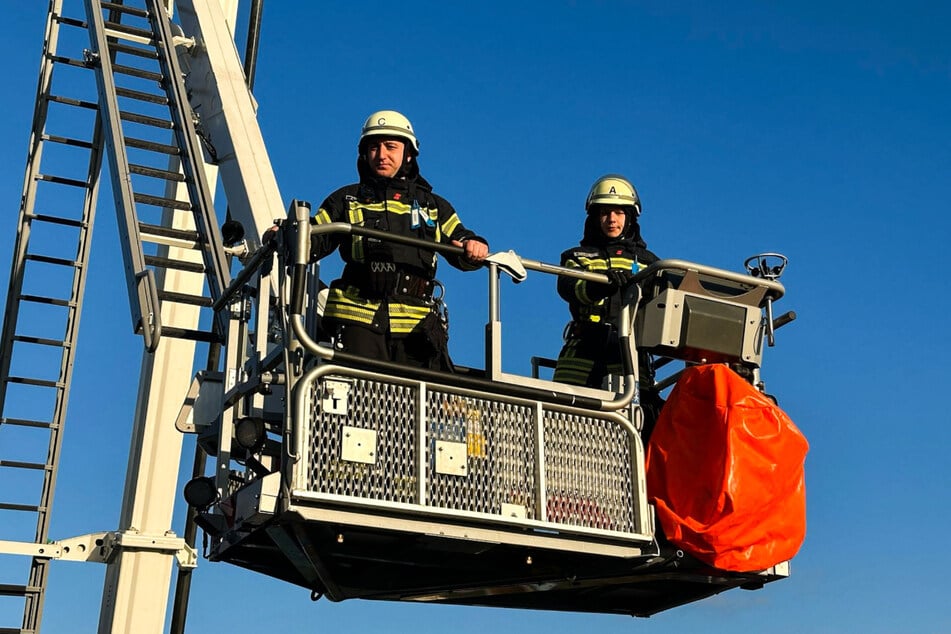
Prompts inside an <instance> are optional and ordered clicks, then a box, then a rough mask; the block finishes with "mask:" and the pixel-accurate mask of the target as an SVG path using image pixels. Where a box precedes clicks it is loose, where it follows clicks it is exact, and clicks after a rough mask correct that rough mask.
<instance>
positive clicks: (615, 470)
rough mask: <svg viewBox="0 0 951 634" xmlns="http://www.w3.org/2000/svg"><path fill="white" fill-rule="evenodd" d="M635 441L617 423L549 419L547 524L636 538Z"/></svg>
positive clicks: (576, 418) (561, 417)
mask: <svg viewBox="0 0 951 634" xmlns="http://www.w3.org/2000/svg"><path fill="white" fill-rule="evenodd" d="M632 458H633V456H632V453H631V449H630V440H629V439H628V438H627V436H626V434H625V433H624V430H623V429H621V428H620V427H619V426H618V425H617V424H616V423H613V422H612V421H607V420H598V419H596V418H592V417H589V416H577V415H570V414H563V413H560V412H546V414H545V480H546V484H547V487H546V489H547V494H548V495H547V499H546V504H547V512H548V521H550V522H553V523H556V524H568V525H572V526H589V527H593V528H603V529H606V530H614V531H623V532H632V531H634V529H635V509H636V508H637V507H636V505H635V501H636V500H635V491H636V489H635V487H634V483H635V482H636V478H637V474H636V473H635V472H634V470H633V469H632Z"/></svg>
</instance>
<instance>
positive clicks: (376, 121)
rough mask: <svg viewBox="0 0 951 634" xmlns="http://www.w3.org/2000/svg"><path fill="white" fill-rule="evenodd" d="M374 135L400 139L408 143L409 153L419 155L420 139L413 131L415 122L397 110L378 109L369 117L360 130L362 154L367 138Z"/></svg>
mask: <svg viewBox="0 0 951 634" xmlns="http://www.w3.org/2000/svg"><path fill="white" fill-rule="evenodd" d="M374 136H381V137H389V138H394V139H399V140H401V141H403V142H404V143H406V150H407V154H409V155H412V156H418V155H419V140H418V139H417V138H416V133H415V132H414V131H413V124H412V123H410V121H409V119H407V118H406V117H405V116H403V115H402V114H400V113H399V112H397V111H395V110H378V111H377V112H374V113H373V114H371V115H370V116H369V117H367V120H366V122H364V124H363V129H362V130H361V131H360V143H359V148H360V154H363V152H364V149H365V143H366V140H367V139H368V138H370V137H374Z"/></svg>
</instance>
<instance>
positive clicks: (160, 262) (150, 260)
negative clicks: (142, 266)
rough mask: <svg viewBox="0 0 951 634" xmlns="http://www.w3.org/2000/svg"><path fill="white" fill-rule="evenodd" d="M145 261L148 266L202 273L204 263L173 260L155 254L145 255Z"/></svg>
mask: <svg viewBox="0 0 951 634" xmlns="http://www.w3.org/2000/svg"><path fill="white" fill-rule="evenodd" d="M145 263H146V264H148V265H149V266H155V267H158V268H162V269H175V270H177V271H190V272H191V273H204V272H205V265H204V264H202V263H201V262H186V261H184V260H173V259H171V258H160V257H159V256H157V255H146V256H145Z"/></svg>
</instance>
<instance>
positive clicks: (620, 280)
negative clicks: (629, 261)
mask: <svg viewBox="0 0 951 634" xmlns="http://www.w3.org/2000/svg"><path fill="white" fill-rule="evenodd" d="M604 275H606V276H607V278H608V280H609V281H608V282H607V283H603V282H588V289H587V290H588V296H589V297H591V299H594V300H601V299H604V298H605V297H610V296H611V295H614V294H615V293H617V292H618V291H619V290H621V289H622V288H624V287H625V286H627V284H628V283H629V282H630V281H631V273H630V272H629V271H622V270H620V269H609V270H607V271H605V272H604Z"/></svg>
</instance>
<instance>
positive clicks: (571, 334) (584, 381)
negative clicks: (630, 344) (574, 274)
mask: <svg viewBox="0 0 951 634" xmlns="http://www.w3.org/2000/svg"><path fill="white" fill-rule="evenodd" d="M585 210H586V211H587V218H586V219H585V223H584V236H583V237H582V238H581V244H580V245H579V246H577V247H574V248H572V249H568V250H567V251H565V252H564V253H562V254H561V265H562V266H565V267H569V268H578V269H584V270H585V271H592V272H594V273H603V274H605V275H607V277H608V278H609V279H610V282H608V283H598V282H587V281H584V280H579V279H576V278H570V277H559V278H558V294H559V295H561V297H562V299H564V300H565V301H566V302H568V309H569V311H570V312H571V322H570V323H569V324H568V325H567V326H566V327H565V344H564V346H563V347H562V349H561V353H560V354H559V355H558V362H557V364H556V366H555V375H554V380H555V381H558V382H560V383H570V384H572V385H584V386H588V387H601V386H602V384H603V382H604V379H605V377H606V376H607V375H608V374H619V373H620V372H621V354H620V345H619V342H618V335H617V328H616V326H615V323H616V321H617V317H618V315H619V314H620V309H621V294H622V292H623V290H624V289H625V287H626V286H627V284H628V283H629V282H630V279H631V277H632V275H633V274H634V273H636V272H637V271H639V270H641V269H643V268H645V267H646V266H647V265H649V264H651V263H652V262H656V261H657V256H656V255H654V254H653V253H651V252H650V251H648V250H647V244H646V243H645V242H644V240H643V238H641V230H640V226H639V225H638V223H637V219H638V216H640V214H641V202H640V199H639V198H638V196H637V190H635V189H634V186H633V185H631V183H630V181H628V180H627V179H625V178H623V177H622V176H618V175H617V174H608V175H607V176H602V177H601V178H599V179H598V180H597V181H595V183H594V185H593V186H592V187H591V191H590V192H589V193H588V198H587V200H586V201H585ZM647 378H649V377H641V383H642V385H644V383H645V379H647Z"/></svg>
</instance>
